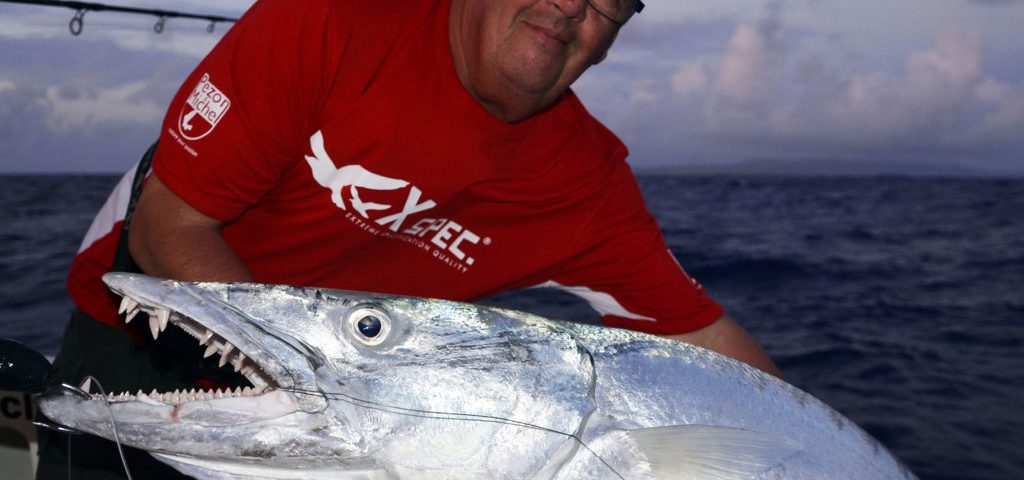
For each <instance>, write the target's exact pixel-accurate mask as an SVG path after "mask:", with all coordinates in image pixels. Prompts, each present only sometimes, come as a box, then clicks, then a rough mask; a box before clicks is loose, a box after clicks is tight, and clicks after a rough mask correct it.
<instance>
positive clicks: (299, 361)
mask: <svg viewBox="0 0 1024 480" xmlns="http://www.w3.org/2000/svg"><path fill="white" fill-rule="evenodd" d="M104 281H105V282H106V283H107V284H108V286H109V287H110V288H111V290H113V291H114V292H115V293H117V294H119V295H122V296H123V297H124V300H123V303H122V310H126V311H125V313H126V319H127V320H126V321H131V320H132V317H133V316H134V315H135V314H137V313H138V312H145V313H148V314H149V318H150V322H151V327H152V331H153V335H154V338H156V337H157V336H158V335H159V332H160V331H163V330H164V329H166V328H168V327H170V326H173V327H176V328H181V329H182V330H184V331H185V332H186V333H188V334H189V335H191V336H192V337H194V338H196V339H197V341H198V342H199V343H200V344H202V345H206V346H207V347H208V350H207V355H208V356H209V355H212V354H213V353H218V354H220V356H221V365H222V366H224V365H226V364H231V366H233V367H234V368H235V370H236V371H238V372H239V373H240V374H242V375H244V376H245V377H246V379H248V381H249V382H250V383H251V384H252V385H253V386H252V387H246V388H244V389H243V388H238V389H236V390H233V391H232V390H217V391H212V390H211V391H204V390H190V391H180V390H179V391H174V392H157V391H155V390H154V391H152V392H149V393H146V392H142V391H138V392H136V393H135V394H129V393H120V394H116V393H109V394H107V395H105V396H104V395H103V394H100V393H95V392H96V390H97V388H98V387H99V386H94V385H91V382H83V387H84V389H85V390H91V391H87V393H89V394H90V395H89V396H88V398H83V396H81V395H76V394H70V393H68V391H66V390H64V391H59V392H54V393H51V394H49V395H45V396H43V397H42V398H40V408H41V409H42V411H43V412H44V413H45V414H46V415H47V416H48V417H49V418H51V419H52V420H55V421H56V422H58V423H61V424H63V425H66V426H69V427H72V428H74V429H77V430H80V431H84V432H88V433H92V434H95V435H99V436H102V437H105V438H108V439H113V438H114V431H113V430H112V429H111V417H113V419H114V420H115V421H116V427H117V435H118V437H119V440H120V441H122V442H123V443H125V444H127V445H132V446H136V447H139V448H144V449H146V450H149V451H151V452H155V453H161V452H162V453H168V454H178V455H186V456H197V457H233V458H241V459H242V461H256V462H259V461H261V460H265V459H266V457H268V456H276V455H278V454H284V455H287V454H288V452H292V451H302V452H304V454H308V453H314V454H320V455H323V456H330V455H337V454H338V452H339V451H344V450H346V448H347V447H346V445H348V444H350V443H353V442H355V441H357V440H353V439H351V438H348V437H346V435H345V433H344V432H347V431H348V429H347V428H345V425H344V424H345V422H344V419H343V418H341V416H340V415H338V414H337V413H336V412H334V413H332V415H324V411H325V409H326V406H327V401H326V399H325V398H324V397H323V396H322V395H320V394H319V392H318V385H317V380H316V374H315V372H314V366H313V364H314V363H317V362H318V359H317V358H316V352H315V351H313V350H312V349H310V348H308V347H307V346H304V345H302V343H301V341H298V340H296V339H295V338H294V337H291V336H288V335H286V334H282V333H281V332H277V331H275V327H274V325H272V324H268V323H266V322H261V321H260V320H259V319H255V318H252V317H251V316H250V315H249V314H247V313H246V312H244V311H242V310H239V309H238V308H236V307H235V306H234V305H232V304H231V303H230V302H225V301H224V299H223V295H225V291H224V290H223V289H215V288H204V286H203V284H190V283H183V282H174V281H166V280H160V279H155V278H152V277H147V276H144V275H134V274H121V273H115V274H107V275H106V276H104ZM217 285H222V284H217ZM104 393H106V392H104ZM314 430H315V431H317V432H331V433H330V435H328V436H329V437H330V438H324V434H323V433H312V432H313V431H314ZM309 445H318V446H316V447H314V448H310V447H309ZM271 452H273V453H271Z"/></svg>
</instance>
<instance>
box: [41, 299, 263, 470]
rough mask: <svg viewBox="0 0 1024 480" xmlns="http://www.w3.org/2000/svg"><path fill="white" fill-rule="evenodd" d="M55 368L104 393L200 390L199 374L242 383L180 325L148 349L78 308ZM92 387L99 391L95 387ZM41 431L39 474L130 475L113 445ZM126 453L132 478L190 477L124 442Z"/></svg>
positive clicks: (63, 378)
mask: <svg viewBox="0 0 1024 480" xmlns="http://www.w3.org/2000/svg"><path fill="white" fill-rule="evenodd" d="M147 320H148V319H147V318H146V317H145V315H144V314H142V313H140V314H139V316H138V318H137V319H136V320H134V321H133V322H132V323H133V324H134V323H135V322H138V323H139V324H140V325H147V323H146V322H147ZM54 366H55V367H56V369H57V374H58V376H59V377H60V379H61V381H63V382H65V383H68V384H73V385H79V384H80V383H81V381H82V379H83V378H84V377H85V376H86V375H92V376H93V377H95V378H96V379H97V380H98V381H99V384H100V385H101V386H102V388H103V390H104V391H105V392H107V393H120V392H125V391H127V392H131V393H134V392H137V391H138V390H142V391H144V392H149V391H151V390H153V389H154V388H155V389H156V390H158V391H162V392H164V391H173V390H175V389H179V388H196V386H197V381H199V380H200V379H203V380H204V382H203V383H209V382H213V383H216V384H219V385H225V386H229V385H230V386H235V385H244V383H241V382H242V380H241V376H236V375H233V374H232V373H230V372H229V371H227V370H224V369H219V368H218V367H217V365H216V362H215V361H213V358H211V359H206V360H205V361H204V360H203V356H202V350H201V349H200V347H199V345H198V343H196V341H195V340H194V339H192V338H191V337H189V336H188V335H187V334H185V333H184V332H182V331H181V330H180V329H177V328H169V329H167V331H165V332H164V333H162V334H161V335H160V341H158V342H155V343H153V344H152V345H151V346H145V345H142V344H140V343H139V342H137V341H136V340H135V339H133V338H132V337H131V336H130V335H129V334H127V333H125V332H123V331H120V330H117V329H114V328H112V327H109V326H107V325H105V324H103V323H101V322H99V321H96V320H94V319H92V318H90V317H89V316H87V315H85V314H84V313H82V312H80V311H77V310H76V311H75V312H74V313H73V314H72V316H71V321H70V322H69V323H68V327H67V330H65V332H64V340H63V343H62V344H61V349H60V353H58V355H57V358H56V360H55V361H54ZM92 392H93V393H98V389H97V388H96V386H95V384H94V385H93V387H92ZM38 433H39V466H38V470H37V472H36V478H37V479H46V480H51V479H52V480H67V479H69V478H72V479H118V480H122V479H124V478H127V477H126V475H125V472H124V467H123V466H122V464H121V456H120V454H119V453H118V451H117V445H116V444H114V442H111V441H108V440H105V439H103V438H100V437H96V436H93V435H88V434H80V435H66V434H63V433H58V432H54V431H51V430H44V429H40V430H39V432H38ZM69 447H70V448H69ZM69 451H70V458H69ZM124 452H125V457H126V459H127V461H128V467H129V469H130V470H131V473H132V476H133V477H134V478H137V479H172V478H173V479H182V478H191V477H187V476H184V475H182V474H180V473H178V472H177V471H175V470H173V469H172V468H170V467H168V466H167V465H165V464H163V463H161V462H159V461H157V460H156V459H154V458H153V457H152V456H150V455H149V454H148V453H146V452H145V451H143V450H138V449H135V448H131V447H127V446H125V447H124ZM69 471H70V476H69V475H68V473H69Z"/></svg>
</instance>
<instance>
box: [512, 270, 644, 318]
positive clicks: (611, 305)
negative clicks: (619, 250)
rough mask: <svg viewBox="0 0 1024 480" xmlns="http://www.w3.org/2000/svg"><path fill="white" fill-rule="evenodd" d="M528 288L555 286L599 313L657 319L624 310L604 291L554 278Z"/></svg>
mask: <svg viewBox="0 0 1024 480" xmlns="http://www.w3.org/2000/svg"><path fill="white" fill-rule="evenodd" d="M530 288H557V289H560V290H564V291H566V292H569V293H571V294H573V295H576V296H577V297H580V298H582V299H583V300H586V302H587V303H588V304H590V307H591V308H593V309H594V310H597V312H598V313H600V314H601V315H614V316H616V317H624V318H631V319H633V320H642V321H645V322H656V321H657V319H654V318H651V317H645V316H643V315H640V314H637V313H633V312H630V311H629V310H626V308H625V307H623V306H622V304H621V303H619V302H618V300H615V297H612V296H611V295H609V294H607V293H604V292H598V291H596V290H592V289H590V288H588V287H573V286H566V285H562V284H560V283H558V282H556V281H554V280H548V281H546V282H544V283H541V284H538V285H534V286H532V287H530Z"/></svg>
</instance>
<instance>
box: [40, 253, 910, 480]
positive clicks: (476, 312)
mask: <svg viewBox="0 0 1024 480" xmlns="http://www.w3.org/2000/svg"><path fill="white" fill-rule="evenodd" d="M104 281H105V282H106V283H107V284H108V285H109V286H110V288H111V289H112V290H113V291H114V292H116V293H118V294H119V295H122V296H123V297H124V298H125V300H124V301H123V303H122V310H125V313H126V315H127V316H128V318H129V319H130V318H131V317H132V316H133V315H134V314H135V313H137V312H139V311H143V312H146V313H149V317H150V320H149V321H150V322H151V328H152V331H153V335H154V336H155V337H156V336H158V334H159V332H160V331H162V330H163V329H165V328H167V327H168V326H175V327H178V328H182V329H183V330H185V331H186V332H188V333H189V334H191V335H192V336H193V337H195V338H196V339H197V341H199V342H200V343H201V344H204V345H206V346H207V347H208V350H207V354H208V355H212V354H214V353H217V354H220V355H221V361H222V363H230V364H231V365H232V366H234V367H235V368H236V370H239V371H240V372H241V373H242V374H243V375H245V376H246V378H248V379H249V381H250V383H252V384H253V388H251V389H245V390H238V391H235V392H226V393H225V392H202V391H200V392H195V391H193V392H149V393H142V392H140V393H137V394H134V395H132V394H118V395H111V396H110V397H102V396H100V395H92V397H91V398H88V399H86V398H82V397H81V396H76V395H62V394H51V395H49V396H46V397H44V398H42V399H41V401H40V407H41V409H42V410H43V412H44V413H45V414H46V415H47V416H48V417H50V418H51V419H53V420H55V421H57V422H59V423H62V424H65V425H68V426H70V427H73V428H75V429H78V430H82V431H86V432H89V433H93V434H96V435H100V436H103V437H106V438H113V431H112V429H111V428H110V426H111V422H110V416H111V415H112V416H113V418H114V419H115V421H116V425H117V432H118V434H119V439H120V441H121V442H123V443H124V444H127V445H131V446H134V447H138V448H142V449H145V450H147V451H149V452H151V453H152V454H154V455H155V456H156V457H157V458H159V459H161V460H162V461H165V462H167V463H169V464H170V465H172V466H173V467H175V468H177V469H179V470H181V471H182V472H184V473H187V474H190V475H193V476H196V477H197V478H281V479H284V478H346V479H349V478H352V479H354V478H366V479H378V478H381V479H390V478H412V479H419V478H423V479H428V478H429V479H566V480H571V479H637V480H639V479H702V480H704V479H710V480H719V479H722V480H725V479H756V480H775V479H779V480H781V479H793V480H811V479H823V480H824V479H829V480H841V479H850V480H853V479H857V480H873V479H879V480H881V479H913V478H916V477H914V475H913V474H912V473H911V472H910V471H909V470H907V469H906V468H905V467H904V466H903V465H902V464H901V463H900V462H899V461H898V460H896V459H895V458H894V457H893V456H892V455H890V453H889V452H888V451H887V450H886V449H885V448H884V447H883V446H882V445H881V444H879V443H878V442H877V441H875V440H874V439H873V438H872V437H871V436H870V435H868V434H867V433H865V432H864V431H863V430H861V429H860V428H859V427H858V426H856V425H855V424H854V423H853V422H851V421H850V420H848V419H847V418H845V417H844V416H842V415H841V414H839V413H838V412H836V411H835V410H832V409H831V408H829V407H828V406H826V405H825V404H823V403H822V402H820V401H818V400H817V399H815V398H814V397H812V396H811V395H809V394H807V393H805V392H803V391H801V390H799V389H797V388H795V387H793V386H791V385H789V384H787V383H785V382H783V381H782V380H780V379H778V378H775V377H773V376H770V375H767V374H765V373H763V372H761V371H759V370H756V369H753V368H751V367H749V366H747V365H745V364H743V363H740V362H737V361H734V360H732V359H729V358H727V357H724V356H722V355H719V354H716V353H714V352H711V351H709V350H705V349H702V348H699V347H695V346H692V345H688V344H685V343H681V342H677V341H673V340H667V339H663V338H660V337H656V336H651V335H647V334H643V333H638V332H632V331H626V330H618V329H609V328H603V327H598V326H591V325H581V324H575V323H569V322H557V321H551V320H547V319H544V318H541V317H538V316H534V315H530V314H527V313H523V312H517V311H512V310H506V309H500V308H491V307H482V306H477V305H471V304H465V303H457V302H450V301H444V300H435V299H423V298H414V297H403V296H395V295H382V294H370V293H362V292H349V291H341V290H327V289H318V288H302V287H290V286H280V285H260V284H224V283H189V282H177V281H170V280H160V279H155V278H152V277H147V276H143V275H135V274H120V273H118V274H108V275H106V276H105V277H104ZM108 402H109V407H110V408H109V410H108Z"/></svg>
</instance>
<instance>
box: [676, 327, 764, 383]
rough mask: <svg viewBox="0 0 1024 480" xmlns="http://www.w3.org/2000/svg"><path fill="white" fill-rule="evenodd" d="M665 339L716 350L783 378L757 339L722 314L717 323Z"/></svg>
mask: <svg viewBox="0 0 1024 480" xmlns="http://www.w3.org/2000/svg"><path fill="white" fill-rule="evenodd" d="M665 337H666V338H672V339H675V340H680V341H683V342H686V343H690V344H693V345H697V346H698V347H704V348H706V349H708V350H714V351H716V352H718V353H721V354H722V355H727V356H730V357H732V358H735V359H737V360H740V361H742V362H746V363H747V364H749V365H751V366H753V367H755V368H758V369H761V370H764V371H765V372H768V373H770V374H772V375H775V376H776V377H780V378H781V377H782V372H781V371H779V367H777V366H775V362H773V361H772V359H771V357H769V356H768V354H767V353H765V351H764V349H763V348H761V345H760V344H759V343H757V340H755V339H754V337H752V336H750V334H749V333H747V331H746V330H745V329H744V328H743V327H742V326H740V324H738V323H736V320H733V319H732V317H730V316H728V315H723V316H722V318H719V319H718V320H716V321H715V323H712V324H711V325H708V326H706V327H704V328H702V329H700V330H697V331H693V332H689V333H683V334H679V335H666V336H665Z"/></svg>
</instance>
